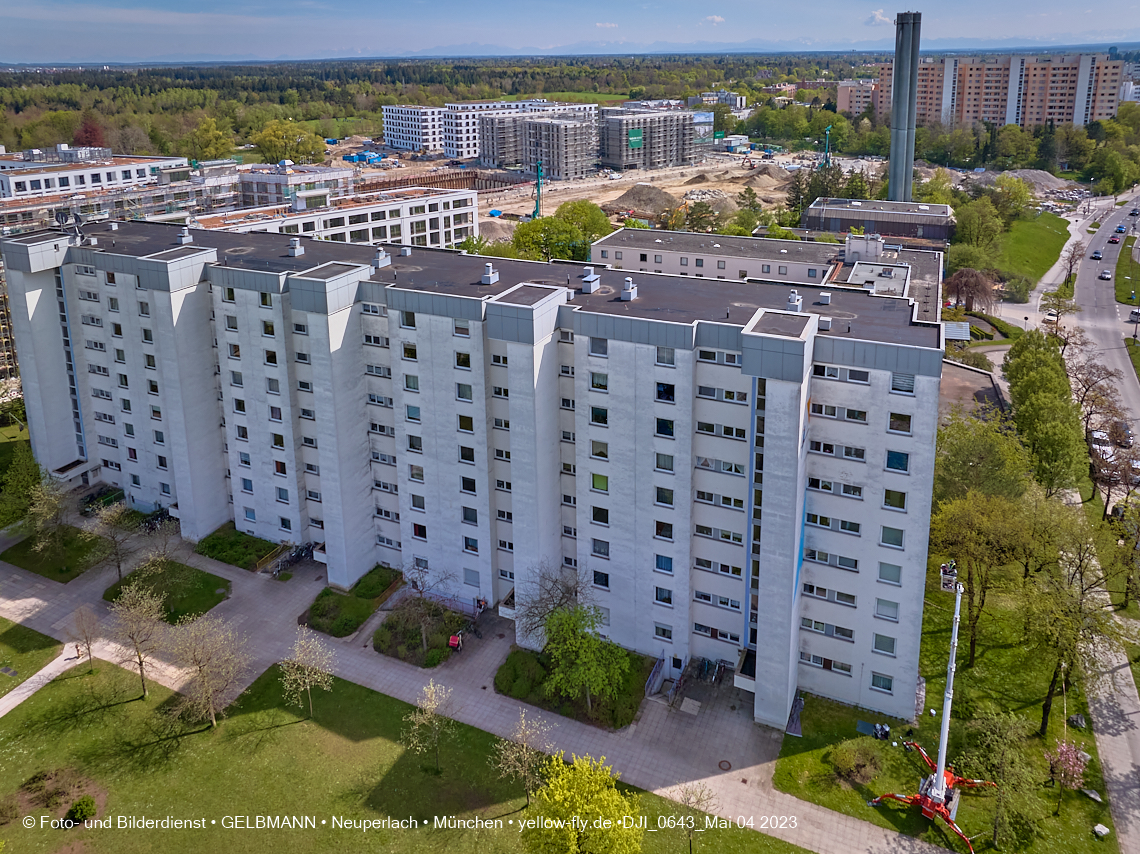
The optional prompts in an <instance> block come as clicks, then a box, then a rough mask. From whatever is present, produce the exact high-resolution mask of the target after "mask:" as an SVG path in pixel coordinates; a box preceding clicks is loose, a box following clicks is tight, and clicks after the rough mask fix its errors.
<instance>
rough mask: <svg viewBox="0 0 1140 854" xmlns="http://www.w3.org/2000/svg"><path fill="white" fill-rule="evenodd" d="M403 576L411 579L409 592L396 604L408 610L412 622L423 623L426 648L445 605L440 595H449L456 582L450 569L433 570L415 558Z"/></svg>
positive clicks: (443, 596) (443, 597)
mask: <svg viewBox="0 0 1140 854" xmlns="http://www.w3.org/2000/svg"><path fill="white" fill-rule="evenodd" d="M403 573H404V580H405V581H406V582H407V583H408V594H407V595H406V596H404V598H403V599H401V600H400V602H399V604H398V605H397V606H396V608H398V609H400V610H401V611H403V612H405V613H406V614H408V616H409V617H410V618H411V620H412V622H414V623H416V624H417V625H419V627H420V640H421V642H422V643H423V649H424V652H427V648H428V634H429V633H430V632H431V630H432V628H434V626H435V625H436V623H437V622H438V621H439V618H440V615H441V609H442V607H443V606H442V605H441V604H440V602H439V600H440V599H445V598H447V597H446V595H445V591H447V590H450V589H451V587H452V585H453V584H454V582H455V573H454V572H452V571H451V570H437V569H436V570H433V569H429V568H428V566H427V565H426V562H425V563H424V564H422V565H421V564H418V563H416V562H415V561H413V562H412V563H410V564H406V565H405V566H404V568H403Z"/></svg>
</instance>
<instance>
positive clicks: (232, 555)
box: [194, 522, 277, 569]
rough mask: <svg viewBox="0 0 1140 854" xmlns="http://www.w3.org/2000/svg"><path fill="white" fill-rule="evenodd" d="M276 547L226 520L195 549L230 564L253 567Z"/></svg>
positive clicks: (245, 567)
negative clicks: (238, 528)
mask: <svg viewBox="0 0 1140 854" xmlns="http://www.w3.org/2000/svg"><path fill="white" fill-rule="evenodd" d="M275 548H277V545H276V544H275V543H271V542H269V540H263V539H261V538H260V537H255V536H253V535H251V534H247V533H245V532H244V531H239V530H237V528H235V527H234V523H233V522H226V524H224V525H222V527H220V528H218V530H216V531H214V533H212V534H209V535H207V536H205V537H203V538H202V539H201V540H199V541H198V545H197V546H196V547H195V549H194V551H196V552H197V553H198V554H200V555H205V556H206V557H209V558H213V559H214V560H220V561H221V562H222V563H228V564H229V565H230V566H237V567H241V568H242V569H253V568H254V567H256V566H257V562H258V561H259V560H261V559H262V558H263V557H265V556H266V555H267V554H269V553H270V552H271V551H273V550H274V549H275Z"/></svg>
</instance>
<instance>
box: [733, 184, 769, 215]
mask: <svg viewBox="0 0 1140 854" xmlns="http://www.w3.org/2000/svg"><path fill="white" fill-rule="evenodd" d="M736 204H737V206H739V207H740V209H741V210H749V211H752V212H754V213H760V211H762V210H763V209H764V206H763V205H762V204H761V203H760V197H759V196H758V195H756V191H755V190H753V189H752V188H751V187H745V188H744V189H743V190H741V191H740V192H739V193H738V194H737V196H736Z"/></svg>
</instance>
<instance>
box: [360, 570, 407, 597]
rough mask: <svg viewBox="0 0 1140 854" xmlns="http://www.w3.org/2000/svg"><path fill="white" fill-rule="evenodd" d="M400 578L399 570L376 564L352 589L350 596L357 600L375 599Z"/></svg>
mask: <svg viewBox="0 0 1140 854" xmlns="http://www.w3.org/2000/svg"><path fill="white" fill-rule="evenodd" d="M399 577H400V572H399V570H396V569H392V567H390V566H384V565H383V564H380V563H378V564H376V566H374V567H372V569H370V570H369V571H368V572H367V573H365V574H364V575H363V576H362V577H361V579H360V580H359V581H357V582H356V584H354V585H353V587H352V595H353V596H356V597H357V598H359V599H375V598H376V597H378V596H379V595H380V594H381V593H383V592H384V591H385V590H387V589H388V588H389V587H391V586H392V585H393V584H394V583H395V581H396V579H397V578H399Z"/></svg>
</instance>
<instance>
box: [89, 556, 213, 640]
mask: <svg viewBox="0 0 1140 854" xmlns="http://www.w3.org/2000/svg"><path fill="white" fill-rule="evenodd" d="M140 573H144V574H142V575H140ZM139 580H142V581H143V583H144V584H145V585H146V586H147V587H149V588H150V589H151V590H153V591H154V592H156V593H162V594H164V597H165V598H164V600H163V602H164V604H165V606H166V622H168V623H171V624H174V623H177V622H178V620H179V619H180V618H182V617H184V616H186V615H188V614H205V613H206V612H207V611H209V610H210V609H211V608H213V607H214V606H215V605H217V604H218V603H219V602H224V601H225V599H226V596H228V595H229V591H230V588H231V584H230V582H229V581H227V580H226V579H224V578H222V577H221V576H220V575H213V574H212V573H209V572H204V571H203V570H201V569H195V568H194V567H192V566H187V565H186V564H184V563H178V561H173V560H172V561H169V562H168V563H167V564H166V565H165V567H163V569H162V570H160V571H158V572H154V573H151V572H149V571H148V570H145V569H142V570H135V571H134V572H132V573H131V574H130V575H128V576H127V577H126V578H124V579H123V580H122V581H116V582H115V583H114V584H112V585H111V586H110V587H108V588H107V589H106V590H105V591H104V592H103V599H104V600H105V601H107V602H114V601H115V600H116V599H118V598H119V594H120V593H121V592H122V589H123V586H124V585H126V584H132V583H134V582H135V581H139ZM219 590H221V591H222V592H221V593H219V592H218V591H219Z"/></svg>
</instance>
